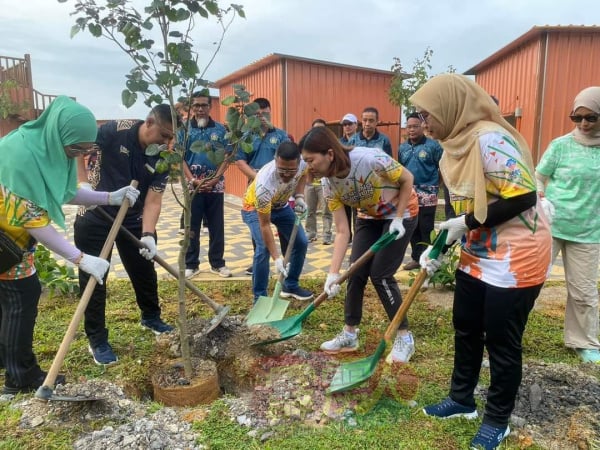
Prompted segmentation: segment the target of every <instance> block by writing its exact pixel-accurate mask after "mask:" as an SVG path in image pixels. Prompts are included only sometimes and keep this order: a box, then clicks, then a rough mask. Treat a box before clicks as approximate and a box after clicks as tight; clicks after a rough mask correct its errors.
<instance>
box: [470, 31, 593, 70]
mask: <svg viewBox="0 0 600 450" xmlns="http://www.w3.org/2000/svg"><path fill="white" fill-rule="evenodd" d="M559 32H568V33H574V32H575V33H600V26H597V25H544V26H534V27H533V28H531V29H530V30H529V31H528V32H527V33H525V34H523V35H521V36H519V37H518V38H517V39H515V40H514V41H512V42H511V43H510V44H508V45H506V46H504V47H502V48H501V49H500V50H498V51H497V52H496V53H493V54H492V55H491V56H488V57H487V58H486V59H484V60H483V61H481V62H480V63H478V64H476V65H475V66H473V67H471V68H470V69H469V70H467V71H466V72H464V75H476V74H477V72H479V71H480V70H482V69H483V68H485V67H486V66H489V65H491V64H493V63H495V62H496V61H497V60H499V59H501V58H503V57H504V56H506V55H507V54H509V53H511V52H512V51H514V50H515V49H517V48H519V47H520V46H522V45H523V44H525V43H527V42H529V41H531V40H533V39H537V38H539V37H540V36H541V35H543V34H545V33H559Z"/></svg>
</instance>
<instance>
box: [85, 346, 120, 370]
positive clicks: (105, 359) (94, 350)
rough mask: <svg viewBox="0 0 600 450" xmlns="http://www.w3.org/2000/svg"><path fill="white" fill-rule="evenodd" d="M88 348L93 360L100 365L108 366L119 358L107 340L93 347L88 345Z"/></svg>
mask: <svg viewBox="0 0 600 450" xmlns="http://www.w3.org/2000/svg"><path fill="white" fill-rule="evenodd" d="M88 350H89V351H90V353H91V354H92V357H93V358H94V362H95V363H96V364H98V365H100V366H109V365H111V364H114V363H116V362H117V361H118V360H119V358H117V355H115V352H113V349H112V347H111V346H110V344H109V343H108V342H103V343H102V344H99V345H96V346H95V347H92V346H91V345H90V346H89V347H88Z"/></svg>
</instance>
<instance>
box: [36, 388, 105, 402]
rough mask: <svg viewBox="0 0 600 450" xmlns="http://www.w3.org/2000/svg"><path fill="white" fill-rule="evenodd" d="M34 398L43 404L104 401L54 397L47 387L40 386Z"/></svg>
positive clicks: (65, 396)
mask: <svg viewBox="0 0 600 450" xmlns="http://www.w3.org/2000/svg"><path fill="white" fill-rule="evenodd" d="M35 398H36V399H38V400H42V401H45V402H48V401H50V402H96V401H100V400H104V398H101V397H86V396H85V395H56V394H55V393H54V391H53V390H52V388H51V387H49V386H40V387H39V388H38V389H37V391H36V392H35Z"/></svg>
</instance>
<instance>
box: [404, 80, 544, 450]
mask: <svg viewBox="0 0 600 450" xmlns="http://www.w3.org/2000/svg"><path fill="white" fill-rule="evenodd" d="M410 102H411V103H412V104H413V105H415V107H416V108H417V111H419V112H420V113H421V117H422V118H423V120H425V122H426V124H427V128H428V130H429V133H430V135H431V137H432V138H433V139H437V140H439V142H440V144H441V145H442V148H443V149H444V153H443V156H442V159H441V160H440V171H441V173H442V176H443V178H444V182H445V183H446V185H447V186H448V189H449V190H450V195H451V199H452V203H453V207H454V210H455V211H456V214H457V217H456V218H453V219H449V220H447V221H445V222H442V223H441V224H440V229H446V230H448V237H447V240H446V244H452V243H453V242H454V241H456V240H460V241H461V252H460V260H459V263H458V270H457V271H456V289H455V291H454V304H453V308H452V323H453V325H454V330H455V332H454V369H453V372H452V378H451V383H450V393H449V396H448V397H447V398H446V399H444V400H442V401H441V402H439V403H436V404H432V405H429V406H427V407H425V408H424V409H423V412H424V413H425V414H426V415H428V416H432V417H437V418H443V419H448V418H455V417H464V418H467V419H475V418H476V417H477V408H476V404H475V396H474V392H475V388H476V387H477V384H478V381H479V373H480V371H481V363H482V360H483V351H484V348H487V351H488V354H489V362H490V374H491V377H490V386H489V389H488V393H487V401H486V405H485V412H484V415H483V421H482V424H481V426H480V428H479V431H478V432H477V434H476V435H475V437H474V438H473V439H472V441H471V448H484V449H486V450H490V449H494V448H496V447H497V446H498V445H500V443H501V442H502V441H503V440H504V438H506V436H508V434H509V433H510V429H509V426H508V422H509V419H510V415H511V412H512V410H513V409H514V406H515V396H516V394H517V391H518V389H519V385H520V383H521V375H522V347H521V341H522V338H523V332H524V330H525V325H526V324H527V318H528V317H529V313H530V311H531V309H532V308H533V305H534V303H535V300H536V298H537V296H538V295H539V293H540V290H541V288H542V285H543V283H544V281H545V280H546V275H547V273H548V269H549V267H550V254H551V250H550V247H551V238H550V227H549V224H548V222H547V220H546V217H545V216H544V214H543V213H542V214H540V212H541V211H542V208H541V207H539V208H538V196H537V193H536V186H535V176H534V166H533V161H532V158H531V154H530V152H529V148H528V146H527V142H526V141H525V139H524V138H523V136H521V135H520V134H519V132H518V131H517V130H515V129H514V128H513V127H512V126H511V125H510V124H509V123H508V122H507V121H506V120H504V119H503V118H502V116H501V115H500V110H499V108H498V106H497V105H496V103H495V102H494V101H493V99H492V98H491V97H490V95H489V94H488V93H487V92H485V91H484V90H483V89H482V88H481V87H480V86H479V85H477V84H476V83H475V82H474V81H472V80H470V79H469V78H467V77H465V76H463V75H457V74H443V75H438V76H436V77H433V78H432V79H431V80H429V81H428V82H427V83H425V84H424V85H423V86H422V87H421V88H420V89H419V90H417V92H415V94H414V95H412V96H411V97H410ZM429 251H430V250H429V249H428V250H425V252H424V253H423V255H421V266H422V267H423V268H425V269H426V270H427V271H428V272H434V271H435V270H436V266H437V267H439V265H438V264H439V262H437V261H435V260H430V259H429V258H428V257H427V255H428V253H429Z"/></svg>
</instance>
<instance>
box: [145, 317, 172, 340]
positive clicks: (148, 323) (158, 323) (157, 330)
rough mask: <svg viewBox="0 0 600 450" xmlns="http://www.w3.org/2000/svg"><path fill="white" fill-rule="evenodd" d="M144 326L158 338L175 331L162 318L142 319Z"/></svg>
mask: <svg viewBox="0 0 600 450" xmlns="http://www.w3.org/2000/svg"><path fill="white" fill-rule="evenodd" d="M142 326H143V327H144V328H148V329H149V330H151V331H152V332H153V333H154V334H156V335H157V336H158V335H159V334H163V333H169V332H171V331H173V327H172V326H171V325H169V324H168V323H164V322H163V321H162V319H161V318H160V317H159V318H157V319H142Z"/></svg>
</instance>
